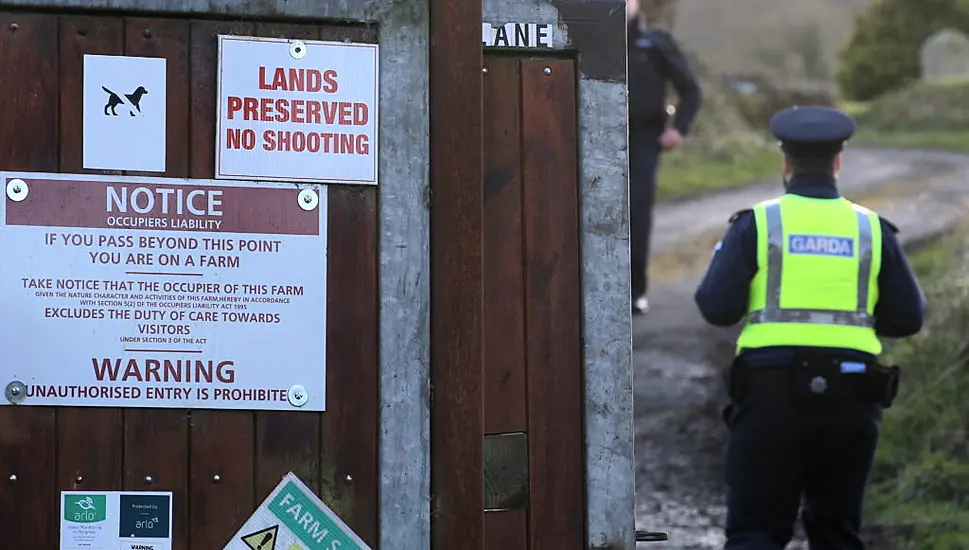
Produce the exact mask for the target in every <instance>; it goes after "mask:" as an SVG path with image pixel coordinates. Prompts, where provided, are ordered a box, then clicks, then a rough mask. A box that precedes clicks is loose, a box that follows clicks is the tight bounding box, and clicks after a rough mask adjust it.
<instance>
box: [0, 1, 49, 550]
mask: <svg viewBox="0 0 969 550" xmlns="http://www.w3.org/2000/svg"><path fill="white" fill-rule="evenodd" d="M53 36H57V18H56V16H53V15H31V14H21V13H0V67H3V78H0V102H2V103H3V105H4V115H3V128H4V131H2V132H0V169H3V170H36V171H51V172H53V171H57V145H58V139H57V99H58V95H57V76H58V75H57V41H56V40H52V39H51V37H53ZM38 345H47V344H44V343H40V342H39V343H38ZM8 382H10V381H9V380H3V381H0V384H2V386H6V385H7V383H8ZM55 426H56V420H55V414H54V409H52V408H48V407H29V408H28V407H23V408H20V407H8V406H5V407H2V408H0V475H2V479H0V483H2V484H3V485H4V489H3V493H2V495H0V518H3V525H9V526H13V527H14V528H13V529H8V530H7V531H8V532H6V533H5V535H4V536H5V538H4V540H3V544H2V546H3V547H4V548H56V547H57V540H58V539H57V532H58V530H57V525H58V524H57V523H56V522H55V520H56V519H57V517H58V515H59V512H60V507H59V499H60V496H59V494H58V493H57V487H56V477H55V476H56V470H57V463H56V457H55V451H56V446H55V438H56V429H55ZM10 476H16V477H15V478H11V477H10ZM11 481H13V482H11Z"/></svg>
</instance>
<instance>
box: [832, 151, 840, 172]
mask: <svg viewBox="0 0 969 550" xmlns="http://www.w3.org/2000/svg"><path fill="white" fill-rule="evenodd" d="M833 168H834V176H835V177H838V173H839V172H841V153H838V154H837V155H836V156H835V157H834V166H833Z"/></svg>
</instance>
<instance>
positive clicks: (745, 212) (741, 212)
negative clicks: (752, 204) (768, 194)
mask: <svg viewBox="0 0 969 550" xmlns="http://www.w3.org/2000/svg"><path fill="white" fill-rule="evenodd" d="M753 212H754V209H753V208H744V209H743V210H737V211H736V212H734V213H733V214H731V215H730V219H729V220H728V221H727V223H729V224H730V225H733V224H734V223H736V222H737V220H739V219H740V218H743V217H744V216H746V215H748V214H752V213H753Z"/></svg>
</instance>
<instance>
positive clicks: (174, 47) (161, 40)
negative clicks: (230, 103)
mask: <svg viewBox="0 0 969 550" xmlns="http://www.w3.org/2000/svg"><path fill="white" fill-rule="evenodd" d="M125 35H126V37H125V38H126V40H125V54H126V55H131V56H143V57H164V58H165V60H166V63H167V71H166V76H167V81H168V82H167V84H168V85H167V87H166V90H165V92H166V94H167V96H166V102H165V103H166V117H165V118H166V122H167V128H166V137H167V139H166V143H165V168H166V169H165V172H164V173H158V172H134V171H131V172H128V174H129V175H145V176H167V177H182V178H184V177H187V175H188V166H189V161H188V156H189V154H188V147H189V140H188V139H186V136H187V135H188V131H189V123H188V122H189V120H188V119H189V107H188V106H189V66H188V54H189V52H188V43H189V36H190V32H189V23H188V21H177V20H173V19H136V18H128V19H125ZM148 93H149V94H150V93H151V91H150V90H149V92H148Z"/></svg>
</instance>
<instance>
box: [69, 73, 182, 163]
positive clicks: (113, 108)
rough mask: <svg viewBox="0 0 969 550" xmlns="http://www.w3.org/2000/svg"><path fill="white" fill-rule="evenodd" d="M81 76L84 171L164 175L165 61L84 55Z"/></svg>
mask: <svg viewBox="0 0 969 550" xmlns="http://www.w3.org/2000/svg"><path fill="white" fill-rule="evenodd" d="M83 71H84V74H83V94H84V98H83V105H84V116H83V121H84V122H83V125H84V137H83V139H84V141H83V149H84V151H83V156H84V165H83V167H84V168H86V169H96V170H136V171H144V172H164V171H165V158H166V153H165V149H166V142H167V130H168V124H167V103H168V94H167V91H168V90H167V61H166V59H165V58H163V57H132V56H126V55H92V54H85V55H84V65H83Z"/></svg>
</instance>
